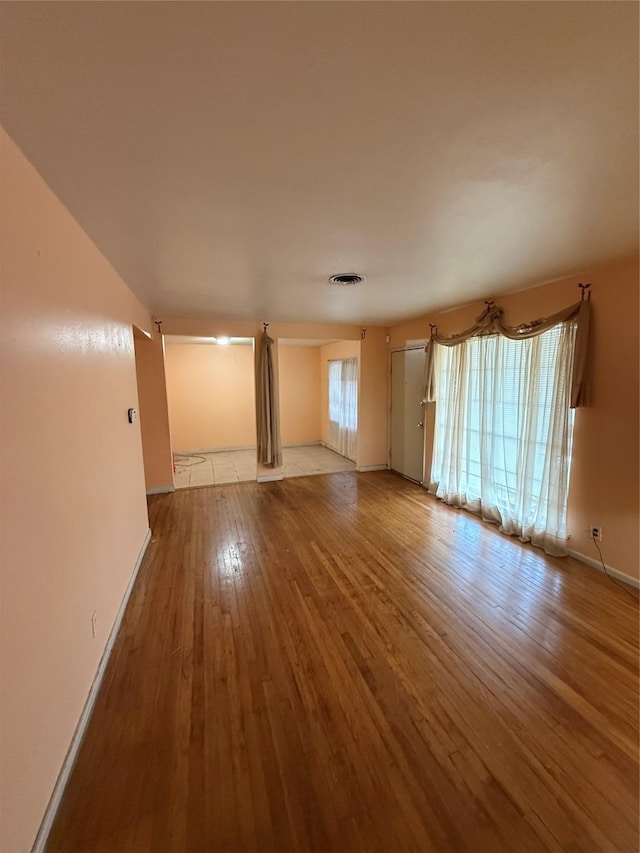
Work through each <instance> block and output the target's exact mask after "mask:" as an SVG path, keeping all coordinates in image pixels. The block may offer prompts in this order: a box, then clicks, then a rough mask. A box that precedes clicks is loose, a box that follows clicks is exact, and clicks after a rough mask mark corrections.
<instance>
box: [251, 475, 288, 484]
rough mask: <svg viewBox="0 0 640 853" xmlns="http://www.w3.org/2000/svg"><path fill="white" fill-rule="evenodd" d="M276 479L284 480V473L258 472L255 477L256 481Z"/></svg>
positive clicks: (269, 481) (273, 480) (271, 481)
mask: <svg viewBox="0 0 640 853" xmlns="http://www.w3.org/2000/svg"><path fill="white" fill-rule="evenodd" d="M277 480H284V474H260V475H259V476H258V478H257V482H258V483H275V482H276V481H277Z"/></svg>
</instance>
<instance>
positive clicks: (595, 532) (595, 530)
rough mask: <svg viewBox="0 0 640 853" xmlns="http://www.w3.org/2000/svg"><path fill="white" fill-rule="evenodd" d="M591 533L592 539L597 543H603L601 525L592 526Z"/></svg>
mask: <svg viewBox="0 0 640 853" xmlns="http://www.w3.org/2000/svg"><path fill="white" fill-rule="evenodd" d="M589 533H590V536H591V538H592V539H595V540H596V541H597V542H602V528H601V527H600V525H599V524H592V525H591V527H590V528H589Z"/></svg>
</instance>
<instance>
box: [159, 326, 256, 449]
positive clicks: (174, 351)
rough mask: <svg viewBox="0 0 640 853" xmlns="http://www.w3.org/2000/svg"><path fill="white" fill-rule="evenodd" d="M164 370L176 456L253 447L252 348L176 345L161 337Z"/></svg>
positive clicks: (254, 443)
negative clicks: (163, 347)
mask: <svg viewBox="0 0 640 853" xmlns="http://www.w3.org/2000/svg"><path fill="white" fill-rule="evenodd" d="M165 369H166V375H167V399H168V401H169V424H170V429H171V443H172V445H173V448H174V450H177V451H189V450H207V449H209V450H222V449H228V448H233V447H255V446H256V415H255V390H254V355H253V347H252V346H250V345H230V346H224V347H221V346H217V345H215V344H178V343H171V341H170V339H168V338H166V337H165Z"/></svg>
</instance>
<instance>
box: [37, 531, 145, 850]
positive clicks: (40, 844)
mask: <svg viewBox="0 0 640 853" xmlns="http://www.w3.org/2000/svg"><path fill="white" fill-rule="evenodd" d="M150 541H151V530H147V532H146V534H145V537H144V541H143V543H142V547H141V548H140V553H139V554H138V559H137V560H136V564H135V566H134V567H133V572H132V573H131V577H130V578H129V583H128V584H127V588H126V589H125V591H124V595H123V597H122V601H121V602H120V607H119V608H118V613H117V614H116V618H115V621H114V623H113V626H112V628H111V632H110V634H109V638H108V639H107V643H106V645H105V647H104V651H103V652H102V657H101V658H100V663H99V664H98V669H97V670H96V674H95V676H94V679H93V683H92V685H91V689H90V690H89V695H88V696H87V701H86V702H85V703H84V708H83V709H82V713H81V714H80V719H79V720H78V725H77V726H76V730H75V732H74V733H73V737H72V738H71V744H70V745H69V749H68V751H67V754H66V756H65V759H64V761H63V762H62V767H61V769H60V773H59V774H58V778H57V780H56V784H55V785H54V787H53V793H52V794H51V799H50V800H49V804H48V805H47V808H46V811H45V813H44V817H43V818H42V823H41V824H40V829H39V830H38V834H37V836H36V840H35V841H34V843H33V847H32V849H31V853H43V851H44V849H45V847H46V845H47V839H48V838H49V833H50V832H51V827H52V826H53V821H54V820H55V817H56V813H57V811H58V807H59V806H60V801H61V800H62V796H63V794H64V789H65V788H66V786H67V782H68V781H69V776H70V775H71V771H72V769H73V765H74V763H75V760H76V758H77V756H78V750H79V749H80V744H81V743H82V738H83V736H84V733H85V731H86V728H87V725H88V723H89V720H90V719H91V713H92V711H93V706H94V705H95V702H96V698H97V696H98V692H99V690H100V685H101V684H102V679H103V678H104V673H105V670H106V668H107V664H108V663H109V657H110V656H111V651H112V650H113V647H114V645H115V641H116V637H117V636H118V631H119V630H120V624H121V622H122V617H123V616H124V611H125V610H126V607H127V602H128V601H129V596H130V595H131V590H132V589H133V584H134V583H135V579H136V577H137V575H138V571H139V569H140V566H141V565H142V559H143V557H144V555H145V553H146V550H147V546H148V545H149V542H150Z"/></svg>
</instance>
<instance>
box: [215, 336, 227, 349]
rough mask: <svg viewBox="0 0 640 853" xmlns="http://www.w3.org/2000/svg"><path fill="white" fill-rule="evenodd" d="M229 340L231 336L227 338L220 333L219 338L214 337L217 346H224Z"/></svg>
mask: <svg viewBox="0 0 640 853" xmlns="http://www.w3.org/2000/svg"><path fill="white" fill-rule="evenodd" d="M230 342H231V338H227V337H226V336H225V335H222V337H220V338H216V343H217V344H218V346H219V347H226V346H227V344H229V343H230Z"/></svg>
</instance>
